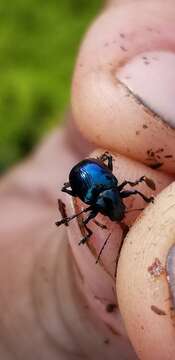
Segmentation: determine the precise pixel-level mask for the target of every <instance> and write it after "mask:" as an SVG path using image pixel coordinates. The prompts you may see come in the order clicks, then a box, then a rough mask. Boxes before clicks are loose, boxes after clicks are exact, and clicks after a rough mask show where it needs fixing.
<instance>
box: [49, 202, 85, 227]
mask: <svg viewBox="0 0 175 360" xmlns="http://www.w3.org/2000/svg"><path fill="white" fill-rule="evenodd" d="M89 210H91V206H89V207H87V208H86V209H83V210H82V211H80V212H79V213H78V214H74V215H72V216H66V217H64V218H63V219H61V220H59V221H56V222H55V225H56V226H60V225H62V224H65V225H66V226H67V225H68V223H69V222H70V221H71V220H73V219H75V218H76V217H78V216H80V215H81V214H83V213H84V212H87V211H89Z"/></svg>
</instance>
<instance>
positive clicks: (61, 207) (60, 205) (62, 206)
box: [58, 199, 68, 226]
mask: <svg viewBox="0 0 175 360" xmlns="http://www.w3.org/2000/svg"><path fill="white" fill-rule="evenodd" d="M58 210H59V211H60V214H61V216H62V219H64V218H66V217H67V214H66V205H65V203H64V202H63V201H62V200H61V199H58ZM64 224H65V226H68V222H67V221H66V220H65V222H64Z"/></svg>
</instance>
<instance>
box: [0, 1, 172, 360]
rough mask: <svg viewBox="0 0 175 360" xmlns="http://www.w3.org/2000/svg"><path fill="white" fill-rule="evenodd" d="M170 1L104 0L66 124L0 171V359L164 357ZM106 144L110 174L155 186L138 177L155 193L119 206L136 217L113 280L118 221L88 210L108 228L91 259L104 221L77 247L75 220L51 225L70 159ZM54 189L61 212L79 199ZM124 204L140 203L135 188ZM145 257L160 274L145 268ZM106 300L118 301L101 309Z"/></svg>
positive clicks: (168, 341) (168, 316)
mask: <svg viewBox="0 0 175 360" xmlns="http://www.w3.org/2000/svg"><path fill="white" fill-rule="evenodd" d="M174 5H175V2H174V1H166V4H165V2H164V1H150V2H149V1H147V2H146V4H145V3H144V2H143V1H142V2H141V1H135V2H134V1H129V0H128V1H113V2H112V1H111V2H110V3H108V6H107V5H106V7H105V10H104V12H103V15H102V17H100V18H98V19H97V20H96V21H95V22H94V25H93V27H92V28H91V29H90V31H89V33H88V34H87V35H86V38H85V40H84V42H83V46H82V48H81V49H80V54H79V57H78V60H77V64H76V68H75V73H74V77H73V86H72V113H73V115H69V116H67V117H68V120H67V124H68V125H67V126H66V127H65V128H63V129H58V130H55V132H54V133H53V134H50V135H49V136H48V138H47V139H45V140H44V141H43V143H42V144H41V145H40V146H39V147H38V148H37V149H36V151H35V153H34V154H32V155H31V157H30V158H29V159H27V160H25V162H23V163H22V164H20V165H18V166H17V167H16V168H14V169H12V170H11V171H10V172H9V173H8V174H7V175H6V176H5V177H4V178H2V179H1V183H0V198H1V201H0V213H1V223H0V276H1V282H0V283H1V291H0V358H1V359H3V360H11V359H27V360H28V359H39V360H40V359H41V360H45V359H49V360H55V359H61V360H62V359H63V360H64V359H68V360H69V359H70V360H72V359H91V360H93V359H94V360H95V359H98V358H99V359H104V360H106V359H108V360H113V359H129V360H130V359H136V358H138V357H139V358H140V359H143V360H145V359H162V360H163V359H168V360H171V359H173V358H174V353H175V340H174V338H175V330H174V320H173V311H172V310H170V308H171V307H172V304H171V299H170V294H169V290H168V282H167V278H166V274H165V262H166V257H167V253H168V250H169V248H170V246H171V245H172V244H173V243H174V238H175V231H174V221H175V206H174V203H175V188H174V183H173V179H174V157H175V145H174V144H175V142H174V138H175V130H174V127H175V124H174V119H175V116H174V115H175V114H174V113H173V111H174V93H175V88H174V79H173V74H174V66H175V60H174V53H173V52H174V49H175V36H174V34H175V31H174V30H175V29H174V28H175V25H174V24H175V10H174ZM135 14H136V15H137V16H136V15H135ZM133 19H134V20H133ZM128 39H129V40H128ZM165 50H166V53H165ZM155 51H157V52H156V53H155ZM158 51H159V53H158ZM162 51H163V53H162ZM167 51H169V52H171V53H167ZM143 53H144V54H143ZM145 53H147V54H145ZM140 54H141V55H140ZM136 55H137V58H136ZM134 59H135V60H134ZM150 59H151V60H150ZM129 60H130V61H132V60H133V62H132V63H131V64H130V65H129V68H128V67H127V63H128V61H129ZM156 61H157V62H156ZM145 62H146V64H145ZM155 62H156V65H155ZM143 63H144V64H143ZM148 63H149V64H148ZM143 65H144V66H145V67H144V68H143ZM167 78H168V80H167V81H168V84H166V79H167ZM161 79H163V80H162V82H161ZM150 82H151V86H150ZM165 89H166V90H165ZM136 95H137V96H136ZM138 98H139V99H141V101H138ZM72 118H74V120H72ZM80 132H81V133H82V135H80ZM85 138H86V139H88V140H89V143H88V142H87V141H86V140H85ZM91 141H92V142H93V143H94V145H93V146H92V145H90V142H91ZM95 148H97V149H98V150H94V149H95ZM160 148H163V149H164V150H163V151H158V152H156V151H157V150H159V149H160ZM106 149H108V150H110V151H111V152H112V154H113V157H114V162H113V166H114V174H115V175H116V176H117V178H118V180H119V183H121V182H122V181H123V180H124V179H129V180H135V179H137V178H139V177H140V176H142V175H146V176H147V177H148V178H150V179H152V180H153V181H154V182H155V184H156V191H152V190H151V189H150V188H149V187H147V186H146V185H144V184H141V185H139V190H140V191H142V192H143V193H144V194H146V195H147V196H151V195H154V196H155V198H156V199H155V203H154V204H150V205H149V206H148V207H147V209H146V211H145V212H142V213H141V216H140V217H139V218H138V220H137V221H136V218H137V216H138V215H139V214H140V212H139V211H137V212H131V213H130V214H128V215H127V216H126V220H125V222H126V223H127V224H128V225H131V224H134V225H133V227H132V229H131V230H130V231H129V233H128V235H127V237H126V239H125V243H124V246H123V247H122V251H121V254H120V258H119V264H118V269H117V278H116V280H115V278H114V271H115V258H116V253H117V250H118V249H119V246H120V241H121V237H122V229H121V227H120V226H118V225H113V224H111V223H110V222H109V221H107V222H106V219H104V218H100V217H99V218H98V220H99V221H101V222H104V223H105V224H107V226H108V228H109V229H111V231H112V235H111V238H110V240H109V242H108V244H107V246H106V248H105V249H104V251H103V253H102V257H101V262H100V263H98V264H95V260H96V256H97V254H98V253H99V251H100V248H101V246H102V244H103V242H104V240H105V236H106V235H107V234H108V233H109V231H108V230H103V229H101V228H100V227H98V226H96V225H95V224H92V227H91V228H92V229H93V231H94V236H93V238H92V241H91V242H90V243H89V247H88V246H86V245H84V246H78V242H79V240H80V238H81V237H82V233H81V231H80V228H79V226H78V223H77V222H76V221H73V222H72V223H71V225H70V226H69V228H68V230H69V231H67V228H65V227H64V226H62V227H60V228H56V226H55V225H54V222H55V221H56V220H58V218H59V217H60V214H59V213H58V210H57V203H56V199H57V198H58V197H60V189H61V187H62V185H63V183H64V182H66V181H67V180H68V173H69V170H70V168H71V167H72V165H73V164H75V163H76V162H78V161H79V160H80V159H82V158H84V157H85V156H88V155H89V154H90V153H91V151H94V152H93V154H91V156H99V154H101V153H103V152H104V150H106ZM151 149H154V155H153V154H151ZM148 150H149V151H150V152H149V153H148V152H147V151H148ZM167 156H168V157H167ZM153 163H154V164H157V163H161V166H160V168H159V169H151V168H150V167H148V166H147V165H150V164H153ZM160 170H162V172H161V171H160ZM159 193H160V194H159ZM158 194H159V195H158ZM156 195H157V196H156ZM61 197H62V199H64V201H65V202H66V206H67V211H68V213H69V214H72V213H73V212H75V210H76V211H78V210H79V209H80V208H81V206H82V205H80V203H79V202H75V203H73V202H72V200H71V197H69V196H68V195H65V196H64V197H63V195H61ZM126 204H127V206H128V208H140V207H143V206H145V203H144V202H143V201H142V199H140V198H139V197H136V198H133V197H132V199H131V198H130V199H127V200H126ZM74 207H75V208H76V209H75V208H74ZM135 221H136V222H135ZM155 259H158V260H159V262H160V265H159V266H160V269H159V270H160V274H158V275H156V276H153V274H152V270H150V269H152V267H151V266H152V265H153V264H154V263H155ZM116 299H117V302H118V305H119V308H118V305H117V308H114V309H113V312H108V311H107V309H109V304H114V303H115V302H116Z"/></svg>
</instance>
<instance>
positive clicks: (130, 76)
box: [116, 51, 175, 128]
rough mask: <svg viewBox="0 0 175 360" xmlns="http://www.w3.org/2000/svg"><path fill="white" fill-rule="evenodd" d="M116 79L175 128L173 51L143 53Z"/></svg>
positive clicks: (174, 62)
mask: <svg viewBox="0 0 175 360" xmlns="http://www.w3.org/2000/svg"><path fill="white" fill-rule="evenodd" d="M116 77H117V78H118V79H119V80H120V81H121V82H122V83H123V84H124V85H125V86H127V87H128V88H129V89H130V90H131V91H132V92H133V94H135V95H136V96H137V97H138V98H140V99H141V100H142V102H144V104H145V105H147V106H148V107H149V108H150V109H151V110H152V111H153V112H155V113H156V114H158V115H159V116H160V117H161V118H162V119H163V120H164V121H166V122H167V123H168V124H169V125H170V126H171V127H173V128H174V127H175V106H174V97H175V54H174V53H173V52H170V51H150V52H145V53H141V54H139V55H138V56H136V57H135V58H134V59H133V60H131V61H130V62H129V63H127V64H126V65H125V66H124V67H122V68H121V69H120V70H119V72H117V74H116Z"/></svg>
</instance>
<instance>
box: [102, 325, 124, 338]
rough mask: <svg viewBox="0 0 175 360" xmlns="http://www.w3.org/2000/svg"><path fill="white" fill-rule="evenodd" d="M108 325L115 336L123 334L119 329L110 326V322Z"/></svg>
mask: <svg viewBox="0 0 175 360" xmlns="http://www.w3.org/2000/svg"><path fill="white" fill-rule="evenodd" d="M106 326H107V327H108V329H109V330H110V331H111V332H112V334H113V335H115V336H121V334H120V333H119V331H117V330H116V329H114V328H113V327H112V326H110V325H109V324H106Z"/></svg>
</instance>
